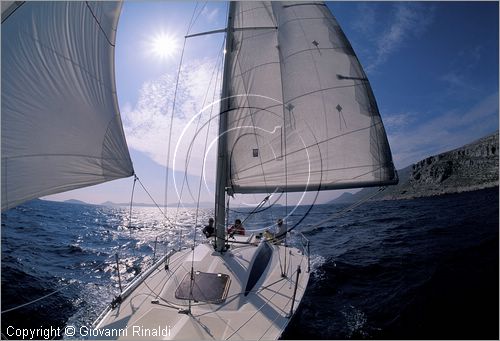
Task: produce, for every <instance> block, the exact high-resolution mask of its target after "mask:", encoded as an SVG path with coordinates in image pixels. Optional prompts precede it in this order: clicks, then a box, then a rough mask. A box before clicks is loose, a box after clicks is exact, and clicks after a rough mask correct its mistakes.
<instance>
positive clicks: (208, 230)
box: [201, 218, 215, 238]
mask: <svg viewBox="0 0 500 341" xmlns="http://www.w3.org/2000/svg"><path fill="white" fill-rule="evenodd" d="M201 232H203V234H204V235H205V237H207V238H210V237H213V236H215V228H214V218H210V219H208V225H207V226H205V227H204V228H203V230H201Z"/></svg>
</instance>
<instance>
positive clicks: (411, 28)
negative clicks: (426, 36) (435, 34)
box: [367, 2, 434, 70]
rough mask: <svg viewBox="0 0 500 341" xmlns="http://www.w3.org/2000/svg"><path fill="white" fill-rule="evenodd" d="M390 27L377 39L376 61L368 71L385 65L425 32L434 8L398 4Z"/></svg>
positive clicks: (417, 4) (410, 3)
mask: <svg viewBox="0 0 500 341" xmlns="http://www.w3.org/2000/svg"><path fill="white" fill-rule="evenodd" d="M394 6H395V12H394V15H393V17H392V18H391V21H390V22H389V25H388V27H387V28H386V29H385V30H384V31H383V32H382V34H380V35H379V36H378V37H376V38H375V45H376V47H375V52H376V55H375V59H374V60H373V61H372V62H371V63H370V65H368V67H367V70H374V69H376V68H377V67H378V66H379V65H381V64H383V63H384V62H385V61H386V60H387V59H388V58H389V57H390V56H391V55H392V54H393V53H394V52H396V51H397V50H398V49H400V48H401V46H402V45H403V44H404V43H406V41H407V40H408V39H413V38H416V37H418V36H419V35H420V34H422V33H423V32H425V30H426V29H427V28H428V27H429V25H430V24H431V23H432V20H433V12H434V8H433V6H430V5H428V4H420V3H413V2H403V3H397V4H395V5H394Z"/></svg>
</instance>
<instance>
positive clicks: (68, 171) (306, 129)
mask: <svg viewBox="0 0 500 341" xmlns="http://www.w3.org/2000/svg"><path fill="white" fill-rule="evenodd" d="M120 9H121V3H117V2H25V3H23V2H13V1H10V2H2V66H3V67H2V166H1V167H2V168H1V169H2V210H6V209H9V208H12V207H14V206H16V205H19V204H21V203H23V202H25V201H27V200H30V199H33V198H38V197H41V196H46V195H49V194H54V193H59V192H62V191H67V190H71V189H75V188H80V187H85V186H90V185H95V184H98V183H102V182H105V181H110V180H114V179H118V178H122V177H129V176H132V175H134V169H133V166H132V162H131V159H130V156H129V152H128V149H127V144H126V140H125V135H124V131H123V128H122V124H121V117H120V113H119V109H118V104H117V97H116V87H115V80H114V43H115V34H116V28H117V23H118V17H119V14H120ZM219 32H223V33H224V34H225V44H226V48H225V55H224V71H223V77H222V78H223V84H222V95H221V101H220V113H219V138H218V149H217V171H216V189H215V228H216V233H215V237H214V238H213V243H201V244H199V245H196V246H193V247H192V248H186V249H181V250H172V252H170V253H169V254H167V255H165V256H164V257H162V258H160V259H159V260H158V261H157V262H156V263H155V264H154V265H153V266H152V267H151V268H149V269H148V270H147V271H145V272H144V273H142V274H141V275H140V276H138V278H137V279H136V280H134V281H133V282H132V283H131V284H130V285H129V286H128V287H127V288H126V289H125V290H123V291H121V292H120V294H119V295H118V296H117V297H116V298H115V299H114V300H113V302H112V303H111V304H110V306H109V307H108V308H107V309H106V310H105V311H104V312H103V313H102V314H101V316H100V317H99V318H98V320H97V321H96V323H95V325H94V329H93V330H92V332H91V333H90V336H92V337H96V338H98V339H103V338H139V337H144V338H147V339H151V338H162V339H277V338H279V337H280V335H281V334H282V332H283V330H284V329H285V327H286V326H287V324H288V323H289V321H290V319H291V317H292V316H293V314H294V313H295V311H296V310H297V308H298V306H299V303H300V301H301V299H302V297H303V295H304V293H305V291H306V288H307V284H308V280H309V276H310V271H311V270H310V253H309V244H308V242H307V240H305V239H304V242H303V243H299V245H298V246H294V245H291V243H289V241H288V240H287V236H288V235H289V233H288V232H292V230H294V229H295V228H296V227H297V226H298V224H295V225H294V226H288V225H287V226H288V231H285V233H281V234H280V235H271V236H266V235H264V234H262V233H261V234H258V233H253V234H250V235H228V233H227V230H226V229H227V227H228V222H227V220H228V218H227V211H228V210H227V204H226V200H227V199H228V198H230V197H232V196H235V195H243V194H248V193H254V194H255V193H258V194H263V195H265V196H266V198H268V197H269V196H271V195H273V194H277V193H278V194H283V193H285V194H286V193H289V192H299V193H300V192H311V191H312V192H319V191H323V190H334V189H347V188H360V187H370V186H387V185H392V184H396V183H397V181H398V179H397V174H396V171H395V169H394V165H393V162H392V156H391V152H390V147H389V144H388V141H387V136H386V133H385V129H384V126H383V124H382V120H381V117H380V114H379V110H378V107H377V104H376V101H375V97H374V95H373V92H372V90H371V87H370V84H369V82H368V79H367V77H366V74H365V73H364V71H363V69H362V67H361V65H360V63H359V61H358V59H357V57H356V55H355V53H354V51H353V49H352V47H351V45H350V43H349V41H348V40H347V38H346V36H345V35H344V33H343V31H342V29H341V28H340V26H339V24H338V22H337V21H336V19H335V18H334V17H333V15H332V14H331V12H330V11H329V9H328V8H327V6H326V5H325V4H324V3H322V2H267V1H255V2H254V1H251V2H231V3H230V4H229V9H228V17H227V27H225V28H224V29H222V30H219ZM284 219H285V222H286V221H287V219H288V217H284ZM297 230H300V226H299V228H298V229H297ZM297 230H295V231H297Z"/></svg>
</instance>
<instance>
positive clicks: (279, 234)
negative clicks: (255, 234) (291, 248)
mask: <svg viewBox="0 0 500 341" xmlns="http://www.w3.org/2000/svg"><path fill="white" fill-rule="evenodd" d="M276 226H277V229H276V233H272V232H270V231H269V230H266V231H265V232H264V236H265V237H266V238H267V239H269V240H273V242H278V241H280V240H281V239H283V238H285V236H286V233H287V231H286V225H285V224H283V219H281V218H280V219H278V220H277V221H276Z"/></svg>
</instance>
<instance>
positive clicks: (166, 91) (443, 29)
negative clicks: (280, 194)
mask: <svg viewBox="0 0 500 341" xmlns="http://www.w3.org/2000/svg"><path fill="white" fill-rule="evenodd" d="M328 6H329V8H330V9H331V10H332V12H333V14H334V16H335V17H336V18H337V20H338V21H339V23H340V24H341V26H342V28H343V30H344V32H345V33H346V35H347V37H348V39H349V40H350V42H351V44H352V46H353V48H354V50H355V52H356V54H357V56H358V58H359V60H360V62H361V64H362V65H363V67H364V68H365V71H366V73H367V75H368V78H369V79H370V83H371V85H372V88H373V91H374V93H375V96H376V99H377V103H378V105H379V109H380V113H381V116H382V119H383V121H384V124H385V127H386V130H387V135H388V138H389V143H390V145H391V149H392V152H393V157H394V161H395V164H396V167H397V168H403V167H406V166H408V165H410V164H411V163H413V162H416V161H418V160H420V159H422V158H424V157H427V156H429V155H433V154H437V153H440V152H444V151H447V150H450V149H453V148H456V147H459V146H461V145H463V144H466V143H469V142H472V141H473V140H475V139H477V138H480V137H482V136H484V135H486V134H488V133H492V132H494V131H496V130H497V129H498V117H499V115H498V75H499V69H498V65H499V57H498V49H499V46H498V29H499V27H498V17H499V16H498V2H335V3H328ZM195 7H196V12H195V13H196V14H195V17H196V18H197V19H196V21H195V24H194V25H193V27H192V28H191V29H190V32H191V33H195V32H203V31H208V30H215V29H219V28H223V27H224V24H225V15H226V8H227V4H226V3H224V2H208V3H206V4H203V3H199V4H198V5H196V4H195V3H192V2H125V3H124V6H123V9H122V15H121V17H120V22H119V26H118V33H117V41H116V51H115V52H116V56H115V59H116V82H117V91H118V99H119V104H120V109H121V115H122V120H123V123H124V129H125V132H126V137H127V142H128V144H129V149H130V152H131V156H132V160H133V163H134V168H135V170H136V173H137V175H138V176H139V178H140V179H141V181H142V182H143V183H144V185H145V186H146V187H147V189H148V191H149V192H150V193H151V194H152V195H153V197H154V198H155V200H156V201H158V202H160V203H163V200H164V188H165V166H164V165H165V164H166V157H167V145H168V132H169V130H170V114H171V110H172V98H173V92H174V84H175V82H174V80H175V77H176V74H177V67H178V63H179V58H180V52H181V47H182V43H183V40H184V39H183V36H184V35H185V34H186V32H187V28H188V24H189V20H190V18H191V16H192V14H193V10H195ZM158 37H163V38H162V39H168V41H170V43H169V46H170V47H171V51H167V52H170V53H171V55H170V56H167V57H164V58H160V57H159V56H158V54H155V53H154V49H155V44H156V43H155V41H157V40H158ZM165 37H167V38H165ZM222 38H223V37H222V34H214V35H209V36H203V37H198V38H190V39H188V41H187V44H186V49H185V54H184V63H183V72H182V77H181V79H182V82H181V85H180V86H179V89H178V98H180V99H179V101H178V102H177V104H176V107H177V109H176V111H175V115H174V121H173V132H174V135H173V136H174V141H173V142H172V144H175V141H176V140H177V139H178V138H179V137H180V136H181V133H182V130H183V128H184V127H186V126H187V125H188V123H189V120H190V118H191V117H192V116H194V115H195V114H196V113H198V111H199V110H200V109H201V108H202V107H203V103H204V102H211V101H210V100H209V99H211V98H212V97H213V94H214V87H212V88H210V89H209V92H207V90H206V89H205V88H206V85H207V84H208V83H209V81H210V79H211V78H212V77H213V76H212V75H214V74H217V70H218V69H217V67H216V66H217V65H219V64H217V63H218V62H219V61H220V60H219V59H217V55H218V51H219V50H220V48H221V44H222ZM172 41H174V43H172ZM214 70H215V71H214ZM212 83H213V82H212ZM207 110H210V108H209V109H207ZM205 113H206V114H207V115H208V111H205ZM203 122H206V121H203ZM195 123H196V122H194V121H193V122H192V124H195ZM210 134H213V132H212V131H210ZM210 134H209V135H210ZM210 136H211V135H210ZM188 138H189V133H188V135H187V136H184V137H183V140H182V141H181V143H179V145H178V146H177V147H178V149H179V151H180V152H179V153H178V154H181V152H182V150H184V149H183V148H186V143H185V141H187V140H188ZM173 147H175V146H173V145H172V149H171V156H170V158H171V161H172V159H173V156H174V153H175V150H174V149H173ZM196 148H200V146H197V147H196V146H195V149H196ZM193 154H195V153H193ZM198 154H199V153H198ZM203 162H205V166H206V174H207V176H208V178H210V175H211V174H212V170H211V168H213V164H214V163H213V162H211V161H209V160H203V159H201V158H198V159H196V158H195V159H194V160H193V162H192V164H191V165H190V169H192V170H196V169H199V168H201V167H202V165H203ZM183 164H184V160H183V159H178V160H176V164H173V163H172V162H171V163H170V165H171V168H170V170H169V173H170V175H172V174H173V173H174V172H172V170H171V169H172V168H173V167H175V168H176V169H181V168H182V167H181V166H179V165H183ZM175 174H177V175H178V176H177V182H176V187H177V191H179V190H180V187H181V185H182V181H179V180H180V179H181V178H182V177H181V176H180V175H179V174H181V173H175ZM188 180H189V187H190V189H191V192H192V193H193V195H192V196H187V197H183V200H184V201H186V202H191V201H193V197H195V196H196V193H195V192H196V191H197V188H198V185H199V179H198V178H197V177H189V179H188ZM208 182H210V181H208ZM132 183H133V180H132V179H123V180H116V181H113V182H111V183H107V184H103V185H98V186H93V187H89V188H86V189H81V190H76V191H71V192H66V193H61V194H57V195H53V196H49V197H46V198H47V199H51V200H66V199H70V198H75V199H80V200H84V201H87V202H91V203H101V202H104V201H107V200H111V201H114V202H127V201H129V200H130V193H131V190H132ZM174 187H175V186H174V185H173V184H172V183H170V184H169V195H168V202H169V203H171V202H176V201H177V200H178V199H177V198H176V196H177V195H176V193H175V191H174V190H175V188H174ZM208 187H210V186H208ZM339 194H340V193H339V192H325V193H322V194H321V196H320V198H319V201H320V202H325V201H328V200H330V199H332V198H334V197H336V196H338V195H339ZM201 200H202V201H211V200H212V194H211V193H210V190H208V189H207V188H205V185H203V191H202V195H201ZM135 201H137V202H151V201H150V199H149V198H148V196H147V194H146V193H145V192H144V191H143V190H142V189H141V188H138V189H137V190H136V193H135Z"/></svg>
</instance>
